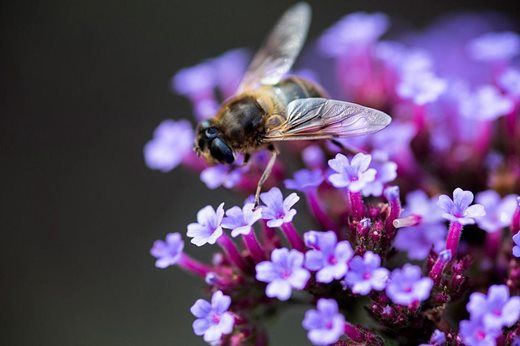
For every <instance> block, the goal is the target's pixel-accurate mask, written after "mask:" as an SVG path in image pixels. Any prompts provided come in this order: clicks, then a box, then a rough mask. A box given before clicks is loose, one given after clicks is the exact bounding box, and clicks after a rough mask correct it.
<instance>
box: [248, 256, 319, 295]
mask: <svg viewBox="0 0 520 346" xmlns="http://www.w3.org/2000/svg"><path fill="white" fill-rule="evenodd" d="M310 276H311V275H310V274H309V272H308V271H307V269H305V268H303V254H302V253H301V252H299V251H297V250H294V249H293V250H291V251H289V250H288V249H286V248H282V249H274V250H273V252H272V253H271V261H263V262H260V263H258V264H257V265H256V279H257V280H258V281H262V282H268V285H267V287H266V289H265V294H266V295H267V296H268V297H270V298H274V297H276V298H278V299H280V300H287V299H289V298H290V297H291V293H292V290H293V289H297V290H301V289H303V288H304V287H305V285H306V284H307V281H308V280H309V278H310Z"/></svg>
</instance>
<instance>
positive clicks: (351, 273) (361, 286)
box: [345, 251, 389, 295]
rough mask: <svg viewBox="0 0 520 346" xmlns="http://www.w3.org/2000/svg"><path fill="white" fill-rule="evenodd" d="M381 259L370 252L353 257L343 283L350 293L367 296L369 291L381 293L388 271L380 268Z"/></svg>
mask: <svg viewBox="0 0 520 346" xmlns="http://www.w3.org/2000/svg"><path fill="white" fill-rule="evenodd" d="M380 266H381V258H380V257H379V256H378V255H376V254H374V253H373V252H372V251H367V252H365V254H364V255H363V257H361V256H355V257H354V258H353V259H352V260H350V263H349V270H348V273H347V276H346V277H345V282H346V283H347V284H348V285H349V286H350V288H351V290H352V292H354V293H356V294H361V295H367V294H368V293H370V291H371V290H373V289H374V290H376V291H381V290H382V289H384V288H385V286H386V282H387V280H388V274H389V272H388V269H386V268H381V267H380Z"/></svg>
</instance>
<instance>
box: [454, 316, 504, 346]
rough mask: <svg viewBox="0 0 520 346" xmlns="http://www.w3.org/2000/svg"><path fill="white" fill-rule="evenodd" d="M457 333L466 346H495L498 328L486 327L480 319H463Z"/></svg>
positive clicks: (498, 333)
mask: <svg viewBox="0 0 520 346" xmlns="http://www.w3.org/2000/svg"><path fill="white" fill-rule="evenodd" d="M459 326H460V327H459V335H460V337H461V338H462V341H463V342H464V345H467V346H495V345H496V338H497V337H498V336H500V334H501V331H500V329H490V328H486V327H485V326H484V324H483V323H482V321H481V320H473V319H472V320H469V321H467V320H464V321H461V322H460V325H459Z"/></svg>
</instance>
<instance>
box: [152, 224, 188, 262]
mask: <svg viewBox="0 0 520 346" xmlns="http://www.w3.org/2000/svg"><path fill="white" fill-rule="evenodd" d="M183 249H184V241H183V240H182V237H181V234H180V233H168V234H167V235H166V240H164V241H163V240H156V241H155V242H154V243H153V247H152V249H151V250H150V254H151V255H152V256H154V257H155V258H156V259H157V261H155V266H156V267H157V268H161V269H163V268H166V267H169V266H173V265H175V264H177V262H178V261H179V258H180V257H181V255H182V250H183Z"/></svg>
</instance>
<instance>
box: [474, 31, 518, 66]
mask: <svg viewBox="0 0 520 346" xmlns="http://www.w3.org/2000/svg"><path fill="white" fill-rule="evenodd" d="M468 50H469V54H470V55H471V57H472V58H474V59H475V60H481V61H500V60H508V59H511V58H513V57H515V56H516V55H518V53H520V36H519V35H518V34H517V33H515V32H511V31H505V32H490V33H487V34H484V35H482V36H480V37H477V38H475V39H474V40H472V41H471V42H470V43H469V45H468Z"/></svg>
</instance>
